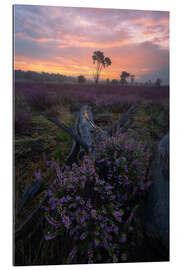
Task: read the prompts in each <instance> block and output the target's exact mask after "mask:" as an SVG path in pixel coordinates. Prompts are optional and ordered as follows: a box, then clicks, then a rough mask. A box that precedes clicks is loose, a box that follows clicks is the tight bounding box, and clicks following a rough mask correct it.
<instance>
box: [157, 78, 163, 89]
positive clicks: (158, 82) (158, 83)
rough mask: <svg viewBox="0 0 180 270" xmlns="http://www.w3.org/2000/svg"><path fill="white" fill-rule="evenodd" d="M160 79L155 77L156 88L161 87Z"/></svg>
mask: <svg viewBox="0 0 180 270" xmlns="http://www.w3.org/2000/svg"><path fill="white" fill-rule="evenodd" d="M161 83H162V81H161V79H160V78H157V80H156V82H155V86H156V87H158V88H161Z"/></svg>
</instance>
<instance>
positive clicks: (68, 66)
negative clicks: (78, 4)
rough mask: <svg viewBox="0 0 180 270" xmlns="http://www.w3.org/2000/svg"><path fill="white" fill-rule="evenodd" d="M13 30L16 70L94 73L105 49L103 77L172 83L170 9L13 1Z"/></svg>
mask: <svg viewBox="0 0 180 270" xmlns="http://www.w3.org/2000/svg"><path fill="white" fill-rule="evenodd" d="M14 33H15V41H14V42H15V53H14V56H15V61H14V64H15V69H21V70H25V71H26V70H32V71H38V72H49V73H60V74H64V75H68V76H79V75H84V76H85V77H86V78H92V73H93V70H94V69H95V65H93V62H92V55H93V52H94V51H96V50H101V51H103V52H104V55H105V56H107V57H109V58H110V59H111V61H112V65H111V66H110V67H107V68H105V69H103V71H102V76H101V77H102V78H104V79H106V78H110V79H120V77H119V75H120V73H121V72H122V71H123V70H125V71H127V72H130V73H131V74H135V75H136V80H138V81H142V82H145V81H147V80H152V81H155V80H156V78H158V77H159V78H161V79H162V81H163V83H169V12H165V11H139V10H118V9H97V8H70V7H48V6H25V5H15V7H14Z"/></svg>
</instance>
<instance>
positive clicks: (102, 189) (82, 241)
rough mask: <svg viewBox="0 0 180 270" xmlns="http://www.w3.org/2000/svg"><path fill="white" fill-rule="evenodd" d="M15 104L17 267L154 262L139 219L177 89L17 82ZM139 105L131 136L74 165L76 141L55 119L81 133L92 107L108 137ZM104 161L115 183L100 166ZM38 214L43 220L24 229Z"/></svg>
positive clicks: (105, 145)
mask: <svg viewBox="0 0 180 270" xmlns="http://www.w3.org/2000/svg"><path fill="white" fill-rule="evenodd" d="M14 101H15V102H14V131H15V132H14V163H15V172H14V187H15V196H14V199H15V230H16V239H15V264H16V265H42V264H71V263H102V262H132V261H142V260H145V261H148V259H147V258H146V256H145V255H143V251H142V250H145V251H146V252H147V250H148V247H146V245H145V244H144V241H145V240H144V239H145V238H144V235H143V232H142V229H141V224H140V223H138V221H137V219H136V217H135V212H136V209H137V208H138V205H139V202H140V198H142V197H144V196H146V193H147V192H148V190H149V188H150V186H151V184H152V182H151V177H150V171H149V168H150V164H151V160H152V156H153V153H154V149H155V148H156V145H157V143H158V142H159V140H160V139H161V138H162V137H163V136H164V135H165V134H166V133H167V132H168V131H169V87H165V86H164V87H163V86H162V87H161V88H158V87H147V86H144V85H139V86H138V85H134V86H130V85H127V86H124V87H122V86H118V85H117V86H112V85H106V84H98V85H95V84H94V83H92V84H58V83H34V82H18V81H17V82H15V85H14ZM135 104H137V105H138V110H137V113H136V114H135V118H134V123H133V125H132V126H131V127H130V128H129V129H128V131H127V132H126V133H124V134H118V137H117V139H114V141H112V142H101V143H100V144H99V146H98V147H97V149H96V152H95V157H93V159H92V158H91V157H90V156H88V155H85V156H84V157H83V159H82V158H80V157H78V159H75V160H72V161H71V163H70V164H66V157H67V155H68V153H69V151H70V149H71V146H72V139H71V136H70V135H69V134H67V133H66V132H65V131H64V130H62V129H60V128H58V127H57V126H56V125H54V124H53V123H52V122H50V121H49V120H48V117H52V116H53V117H57V118H58V119H59V120H60V121H61V122H62V123H64V124H65V125H66V126H68V127H69V128H73V125H74V121H75V115H76V113H77V112H78V111H79V110H80V108H81V107H82V106H83V105H89V106H90V107H91V108H92V112H93V117H94V122H95V123H96V124H97V125H98V126H99V127H101V128H103V129H104V130H108V129H109V128H110V127H111V126H112V125H113V124H114V123H115V122H116V121H118V120H119V119H120V118H121V116H122V115H123V114H124V113H125V112H126V111H127V110H128V109H129V108H130V107H131V106H132V105H135ZM112 140H113V138H112ZM147 145H148V147H147ZM144 146H146V148H147V150H146V151H145V152H144V150H143V149H144ZM94 159H95V163H94ZM98 162H99V163H98ZM104 162H105V164H106V166H107V168H108V172H107V176H108V177H107V179H106V178H104V177H103V176H102V175H100V174H98V171H97V170H96V166H95V164H96V163H97V164H102V163H103V164H104ZM64 165H65V166H68V167H66V169H65V170H64V171H63V170H62V168H63V166H64ZM98 166H99V165H98ZM137 168H138V169H137ZM92 181H94V186H93V191H91V182H92ZM88 183H89V184H88ZM46 192H48V198H46V201H45V202H44V201H43V202H44V203H43V206H42V207H41V206H39V204H40V203H41V201H42V200H43V199H44V195H45V193H46ZM38 207H40V208H41V212H40V213H41V214H38V215H35V217H34V218H33V219H32V220H30V222H29V224H28V225H27V226H24V227H23V224H24V222H25V221H27V219H28V218H29V217H30V216H31V215H32V213H33V211H35V209H37V208H38ZM22 239H23V240H22ZM144 245H145V246H144ZM135 247H137V248H135ZM138 247H139V248H138ZM142 247H143V248H142ZM144 247H145V248H144ZM148 252H149V253H150V256H151V255H152V254H151V251H148ZM152 258H153V259H152ZM152 258H151V259H152V260H166V258H164V257H163V256H160V255H158V256H157V257H156V258H154V257H153V256H152Z"/></svg>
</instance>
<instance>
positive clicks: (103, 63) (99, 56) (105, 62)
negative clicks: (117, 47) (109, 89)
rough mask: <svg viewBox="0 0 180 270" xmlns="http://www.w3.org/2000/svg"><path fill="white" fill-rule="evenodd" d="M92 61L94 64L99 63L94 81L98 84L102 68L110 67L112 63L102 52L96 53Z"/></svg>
mask: <svg viewBox="0 0 180 270" xmlns="http://www.w3.org/2000/svg"><path fill="white" fill-rule="evenodd" d="M92 59H93V64H95V63H97V66H96V72H95V73H94V80H95V83H96V84H97V83H98V81H99V78H100V74H101V70H102V68H105V67H108V66H110V65H111V63H112V62H111V60H110V58H109V57H104V53H103V52H101V51H95V52H94V54H93V56H92Z"/></svg>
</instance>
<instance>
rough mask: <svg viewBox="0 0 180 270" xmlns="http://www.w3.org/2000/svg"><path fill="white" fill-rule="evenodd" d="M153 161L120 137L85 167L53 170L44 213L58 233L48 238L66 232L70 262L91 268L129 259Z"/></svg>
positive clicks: (104, 144)
mask: <svg viewBox="0 0 180 270" xmlns="http://www.w3.org/2000/svg"><path fill="white" fill-rule="evenodd" d="M149 158H150V154H149V153H148V152H144V147H143V145H142V144H140V143H137V142H134V141H132V140H131V139H128V138H127V137H126V136H123V135H122V134H119V135H118V137H116V138H113V137H112V138H110V139H106V140H104V141H102V142H100V143H99V145H98V147H97V149H96V150H95V152H94V154H93V156H91V155H89V156H85V157H84V159H83V161H82V162H81V165H77V164H76V163H74V164H73V165H72V167H71V168H70V167H66V169H65V170H64V172H62V171H61V170H60V168H59V167H58V166H55V167H56V168H55V169H56V174H57V177H56V180H55V181H54V183H53V185H52V188H51V190H50V192H49V205H48V206H49V208H46V209H47V211H46V214H45V216H46V220H47V221H48V223H49V224H50V225H51V228H52V231H53V232H54V234H51V233H50V232H49V233H48V234H47V235H46V239H52V238H54V237H55V236H58V235H59V234H62V230H60V229H59V228H62V227H63V228H64V229H65V231H66V233H67V234H68V235H69V237H70V238H71V239H72V249H71V250H70V251H69V252H70V253H69V255H67V257H68V259H67V260H68V262H73V261H74V259H75V256H78V257H79V258H83V259H84V260H86V262H87V263H93V262H94V263H96V262H121V261H125V260H127V258H128V254H129V251H130V247H131V246H132V245H131V243H132V242H133V243H136V242H137V241H138V233H137V231H136V230H135V228H136V222H135V219H134V213H135V210H136V208H137V206H138V203H139V201H138V198H139V196H140V195H141V194H143V193H144V192H145V191H146V190H147V189H148V188H149V186H150V183H151V182H150V179H149V175H148V171H147V168H148V166H149ZM137 195H138V196H137ZM48 209H49V210H48ZM61 237H62V235H61ZM100 258H101V259H100Z"/></svg>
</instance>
